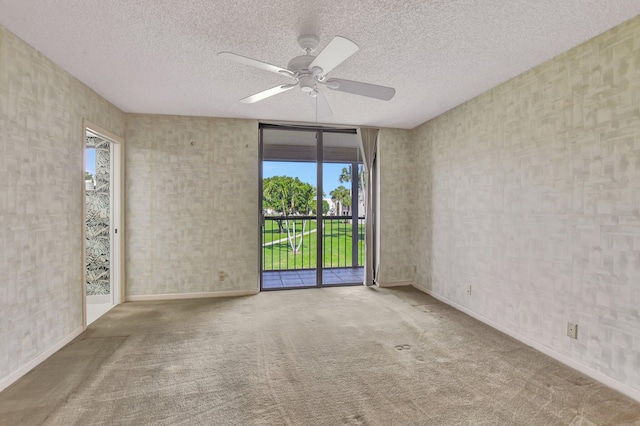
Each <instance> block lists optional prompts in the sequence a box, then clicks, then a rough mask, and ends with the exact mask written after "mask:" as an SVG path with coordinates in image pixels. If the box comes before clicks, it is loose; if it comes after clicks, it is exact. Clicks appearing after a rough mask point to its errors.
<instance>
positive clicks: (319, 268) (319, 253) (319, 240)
mask: <svg viewBox="0 0 640 426" xmlns="http://www.w3.org/2000/svg"><path fill="white" fill-rule="evenodd" d="M264 129H275V130H287V131H298V132H300V131H305V132H315V134H316V172H317V174H316V179H317V182H316V194H317V195H316V286H315V288H319V287H323V284H322V272H323V269H324V268H323V258H324V253H323V236H324V232H323V228H322V224H323V220H324V218H323V214H322V201H323V198H322V193H323V187H322V186H323V185H322V180H323V164H324V161H323V160H324V144H323V138H324V134H325V133H342V134H353V135H358V131H357V129H356V128H355V127H353V128H333V127H319V126H305V125H286V124H282V125H280V124H269V123H259V125H258V209H259V215H258V229H259V232H258V235H259V236H258V271H259V272H260V276H259V278H258V280H259V284H260V291H262V290H263V272H264V271H263V269H262V266H263V258H262V255H263V250H262V244H263V241H262V235H263V230H264V226H265V221H264V213H263V203H262V191H263V179H264V177H263V161H264ZM358 149H359V148H358ZM356 171H357V169H356ZM356 197H357V195H356ZM290 288H291V289H294V288H314V287H290Z"/></svg>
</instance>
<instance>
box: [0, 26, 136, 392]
mask: <svg viewBox="0 0 640 426" xmlns="http://www.w3.org/2000/svg"><path fill="white" fill-rule="evenodd" d="M83 118H87V119H89V120H91V121H92V122H94V123H96V124H97V125H100V126H101V127H104V128H105V129H108V130H110V131H111V132H113V133H115V134H119V135H123V134H124V126H125V118H124V114H123V113H122V112H121V111H119V110H118V109H116V108H115V107H113V106H112V105H111V104H109V103H108V102H107V101H105V100H104V99H103V98H101V97H100V96H98V95H97V94H96V93H95V92H93V91H91V90H90V89H89V88H87V87H86V86H85V85H83V84H82V83H80V82H79V81H78V80H76V79H74V78H73V77H72V76H71V75H69V74H68V73H66V72H65V71H64V70H62V69H61V68H59V67H58V66H57V65H55V64H53V63H52V62H51V61H49V60H48V59H47V58H45V57H44V56H42V55H41V54H40V53H38V52H37V51H36V50H34V49H33V48H31V47H30V46H28V45H27V44H26V43H24V42H23V41H21V40H20V39H18V38H17V37H16V36H14V35H13V34H12V33H10V32H9V31H7V30H6V29H5V28H3V27H2V26H0V132H1V134H0V241H1V244H0V380H2V379H3V378H5V377H7V376H8V375H9V374H11V373H13V372H15V371H16V370H18V369H19V368H20V367H22V366H23V365H25V364H26V363H27V362H29V361H31V360H32V359H34V358H35V357H36V356H37V355H38V354H40V353H41V352H43V351H45V350H46V349H48V348H49V347H51V346H53V345H55V344H56V343H58V342H60V341H61V340H63V339H64V338H65V337H67V336H69V335H70V334H71V333H72V332H73V331H74V330H77V329H78V328H79V327H81V326H82V275H81V272H82V248H81V247H82V245H81V243H82V237H81V235H82V226H83V219H82V191H83V186H84V179H83V178H84V167H83V164H82V158H83V146H84V143H83V133H82V119H83Z"/></svg>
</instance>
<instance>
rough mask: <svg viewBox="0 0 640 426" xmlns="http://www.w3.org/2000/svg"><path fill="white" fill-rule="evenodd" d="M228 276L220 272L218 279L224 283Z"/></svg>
mask: <svg viewBox="0 0 640 426" xmlns="http://www.w3.org/2000/svg"><path fill="white" fill-rule="evenodd" d="M226 276H227V274H226V273H225V272H224V271H218V279H219V280H220V281H224V279H225V277H226Z"/></svg>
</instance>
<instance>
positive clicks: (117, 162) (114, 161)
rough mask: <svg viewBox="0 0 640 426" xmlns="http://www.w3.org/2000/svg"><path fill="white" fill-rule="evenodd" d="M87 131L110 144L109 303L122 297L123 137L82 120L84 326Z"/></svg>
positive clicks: (84, 310)
mask: <svg viewBox="0 0 640 426" xmlns="http://www.w3.org/2000/svg"><path fill="white" fill-rule="evenodd" d="M89 132H91V133H93V134H95V135H98V136H100V137H101V138H104V139H105V140H108V141H109V142H110V143H111V164H110V167H111V173H112V174H111V178H112V179H111V180H110V192H111V194H110V195H111V202H110V203H109V204H110V206H109V208H110V217H111V226H110V235H109V239H110V250H111V264H110V282H111V302H112V304H113V305H114V306H115V305H119V304H121V303H122V302H124V300H125V265H124V261H125V259H126V257H125V243H124V242H125V196H124V195H125V192H124V190H125V170H124V160H125V147H124V139H123V138H121V137H120V136H118V135H116V134H114V133H112V132H110V131H108V130H106V129H104V128H102V127H100V126H98V125H96V124H94V123H92V122H90V121H89V120H86V119H83V120H82V147H83V149H82V179H81V182H82V220H81V222H82V226H81V230H82V232H81V234H82V237H81V238H82V241H81V242H82V265H81V267H82V285H81V289H82V327H83V329H86V328H87V265H86V262H87V259H86V249H87V244H86V238H87V231H86V203H87V200H86V191H85V183H84V173H85V169H86V163H87V136H88V133H89Z"/></svg>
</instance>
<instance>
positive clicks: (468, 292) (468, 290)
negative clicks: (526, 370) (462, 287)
mask: <svg viewBox="0 0 640 426" xmlns="http://www.w3.org/2000/svg"><path fill="white" fill-rule="evenodd" d="M467 294H468V295H469V296H471V284H469V285H468V286H467Z"/></svg>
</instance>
